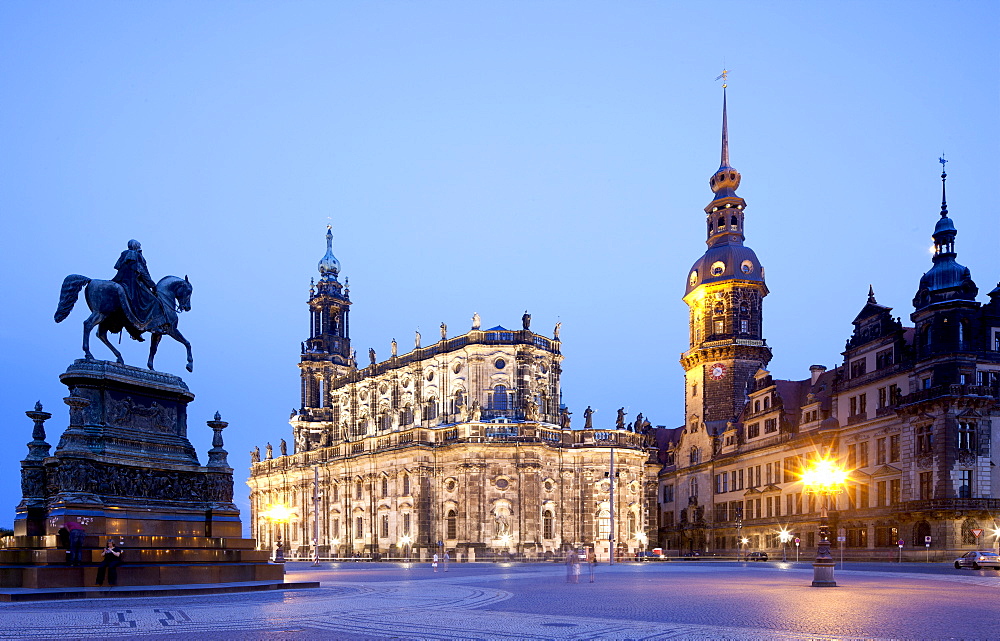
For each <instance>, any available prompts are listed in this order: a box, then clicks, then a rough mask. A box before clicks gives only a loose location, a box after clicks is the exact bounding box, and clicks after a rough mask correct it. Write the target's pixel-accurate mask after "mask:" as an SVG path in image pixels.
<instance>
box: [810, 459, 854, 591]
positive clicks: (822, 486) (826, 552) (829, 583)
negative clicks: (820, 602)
mask: <svg viewBox="0 0 1000 641" xmlns="http://www.w3.org/2000/svg"><path fill="white" fill-rule="evenodd" d="M846 480H847V471H846V470H844V469H842V468H840V467H837V465H836V463H834V462H833V461H831V460H830V459H825V458H824V459H820V460H818V461H816V462H815V463H813V466H812V467H811V468H809V469H808V470H806V471H805V472H803V473H802V484H803V486H804V487H805V490H806V492H811V493H813V494H818V495H820V505H821V507H820V514H819V545H817V546H816V560H815V561H814V562H813V582H812V586H813V587H814V588H834V587H837V582H836V581H834V580H833V569H834V567H836V564H835V563H834V562H833V557H832V556H831V555H830V524H829V520H828V515H827V506H828V503H829V501H830V497H831V496H833V495H834V494H837V493H838V492H840V491H841V490H842V489H843V486H844V483H845V482H846Z"/></svg>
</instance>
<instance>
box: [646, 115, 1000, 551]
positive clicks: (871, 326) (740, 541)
mask: <svg viewBox="0 0 1000 641" xmlns="http://www.w3.org/2000/svg"><path fill="white" fill-rule="evenodd" d="M942 162H943V161H942ZM941 179H942V205H941V212H940V216H939V218H938V220H937V222H936V225H935V227H934V233H933V239H934V247H935V249H934V256H933V259H932V265H931V268H930V270H929V271H928V272H927V273H925V274H924V275H923V276H922V277H920V278H919V282H918V283H916V281H917V280H918V279H917V278H915V279H914V281H915V283H916V284H917V287H916V290H917V291H916V295H915V296H914V298H913V310H912V312H911V313H910V315H909V321H910V324H909V325H904V324H903V322H902V321H901V320H900V318H899V317H893V316H892V315H891V311H892V309H891V308H889V307H886V306H883V305H881V304H879V303H878V302H877V301H876V298H875V295H874V292H873V291H871V290H869V293H868V300H867V302H865V304H864V305H863V306H862V308H861V310H860V312H859V313H858V315H857V317H856V318H855V319H854V321H853V325H854V328H853V331H852V332H851V335H850V337H849V338H848V340H847V344H846V346H845V350H844V352H843V356H844V360H843V362H842V363H840V364H838V365H837V366H836V367H834V368H833V369H832V370H830V369H828V368H826V367H823V366H819V365H814V366H812V367H810V368H809V370H810V372H809V376H808V377H807V378H804V379H803V380H779V379H776V378H774V377H773V376H772V375H771V374H770V372H768V371H767V369H766V367H767V363H768V361H769V360H770V358H771V352H770V348H769V347H767V344H766V341H765V339H764V333H763V324H762V320H763V318H762V303H763V298H764V297H765V296H766V295H767V293H768V290H767V286H766V285H765V283H764V268H763V267H762V266H761V264H760V262H759V261H758V259H757V256H756V255H755V254H754V252H753V251H752V250H751V249H750V248H749V247H747V246H745V245H744V244H743V241H744V238H745V237H744V216H745V211H746V202H745V201H744V200H743V199H742V198H740V197H739V196H737V195H736V189H737V188H738V187H739V184H740V180H741V176H740V173H739V172H738V171H736V170H735V169H733V168H732V167H731V166H730V164H729V143H728V126H727V122H726V103H725V98H724V99H723V133H722V162H721V166H720V168H719V169H718V171H716V172H715V174H713V176H712V177H711V179H710V181H709V182H710V186H711V188H712V191H713V192H714V198H713V200H712V201H711V202H710V203H709V205H708V206H707V207H706V208H705V214H706V220H707V241H706V242H707V244H708V249H707V251H706V252H705V253H704V254H703V255H702V257H701V258H699V259H698V260H697V261H696V262H695V264H694V266H693V267H692V269H691V271H690V272H689V273H688V274H687V283H686V289H685V295H684V301H685V303H687V305H688V306H689V308H690V335H689V349H688V350H687V351H686V352H684V353H683V354H682V355H681V359H680V362H681V365H682V367H683V368H684V371H685V424H684V426H682V427H679V428H676V429H673V430H665V431H664V433H662V434H659V435H658V439H659V442H660V445H661V449H660V460H661V462H662V463H664V467H663V468H662V470H661V472H660V474H659V486H660V487H659V492H658V502H659V508H660V509H659V512H658V514H657V515H656V516H657V520H658V523H657V526H658V532H657V536H656V537H654V538H655V539H656V540H658V542H659V544H660V545H661V546H662V547H664V548H668V549H674V550H684V551H700V552H702V553H708V554H736V553H739V552H741V551H743V550H748V549H749V550H766V551H769V552H770V553H771V554H772V555H773V554H778V555H780V554H782V551H783V547H784V546H785V545H787V546H788V547H789V548H791V546H793V545H799V544H801V545H802V546H805V547H806V548H812V549H815V544H816V531H817V529H818V521H819V508H820V506H819V503H818V500H817V497H815V496H813V495H810V494H806V493H804V492H803V485H802V483H801V480H800V479H801V473H802V471H803V470H804V469H806V468H807V467H808V466H809V465H810V463H811V462H813V461H815V460H817V459H819V458H826V457H828V458H833V459H836V460H837V461H838V462H839V464H840V465H841V466H843V467H845V468H846V469H847V470H848V471H849V472H850V476H849V479H848V483H847V484H846V488H845V491H844V492H843V493H841V494H840V495H838V496H836V497H834V499H833V504H832V507H831V512H830V518H831V533H832V534H831V535H833V534H834V533H835V534H836V535H837V536H838V541H836V542H835V543H834V545H838V544H839V545H842V546H845V547H846V549H847V554H848V556H852V557H854V558H873V557H874V558H884V557H886V556H890V555H891V556H895V555H896V554H899V553H900V547H899V546H900V544H902V546H903V548H905V549H906V550H913V549H914V548H916V549H919V550H920V552H921V554H923V553H925V549H926V548H925V546H926V545H930V550H931V551H932V552H933V551H934V550H954V549H962V548H967V549H968V548H972V547H975V546H977V545H980V544H982V545H984V546H990V545H993V544H994V543H995V539H994V538H993V535H994V534H995V528H997V527H998V523H997V517H998V516H1000V472H998V469H1000V468H997V467H996V465H995V462H994V461H995V459H996V455H994V453H993V449H994V448H993V447H992V443H993V442H996V441H997V439H998V437H1000V286H998V287H997V288H996V289H993V290H992V291H991V292H990V293H989V295H988V299H989V300H988V301H987V302H986V303H985V304H983V303H981V302H979V301H977V299H976V298H977V294H978V288H977V287H976V285H975V283H974V282H973V280H972V277H971V274H970V272H969V270H968V269H967V268H965V267H963V266H962V265H960V264H958V262H957V261H956V258H957V254H956V251H955V236H956V234H957V231H956V228H955V225H954V223H953V221H952V219H951V218H950V217H949V215H948V210H947V204H946V199H945V198H944V195H945V192H944V181H945V179H946V174H945V173H944V172H942V175H941ZM930 222H931V221H930V217H928V224H930ZM987 537H989V538H987ZM782 539H785V541H783V540H782ZM792 553H793V554H794V549H793V551H792Z"/></svg>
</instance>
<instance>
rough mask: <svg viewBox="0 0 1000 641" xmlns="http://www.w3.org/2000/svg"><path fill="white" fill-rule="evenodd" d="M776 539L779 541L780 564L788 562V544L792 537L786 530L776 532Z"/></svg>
mask: <svg viewBox="0 0 1000 641" xmlns="http://www.w3.org/2000/svg"><path fill="white" fill-rule="evenodd" d="M778 538H779V539H780V540H781V560H782V562H785V561H788V552H787V550H788V548H787V545H788V542H789V541H791V540H792V535H791V534H789V532H788V530H784V529H783V530H781V531H780V532H778Z"/></svg>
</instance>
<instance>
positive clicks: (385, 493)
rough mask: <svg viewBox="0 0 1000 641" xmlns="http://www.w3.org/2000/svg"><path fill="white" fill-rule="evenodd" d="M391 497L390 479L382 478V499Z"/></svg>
mask: <svg viewBox="0 0 1000 641" xmlns="http://www.w3.org/2000/svg"><path fill="white" fill-rule="evenodd" d="M388 496H389V477H387V476H383V477H382V498H386V497H388Z"/></svg>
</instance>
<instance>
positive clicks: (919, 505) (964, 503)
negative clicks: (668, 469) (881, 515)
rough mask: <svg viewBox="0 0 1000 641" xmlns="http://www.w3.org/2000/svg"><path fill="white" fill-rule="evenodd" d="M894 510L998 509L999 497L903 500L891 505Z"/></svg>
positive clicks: (999, 505)
mask: <svg viewBox="0 0 1000 641" xmlns="http://www.w3.org/2000/svg"><path fill="white" fill-rule="evenodd" d="M892 509H893V511H894V512H934V511H948V512H956V511H979V510H989V511H997V510H1000V499H992V498H991V499H958V498H951V499H924V500H919V501H903V502H902V503H897V504H895V505H894V506H892Z"/></svg>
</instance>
